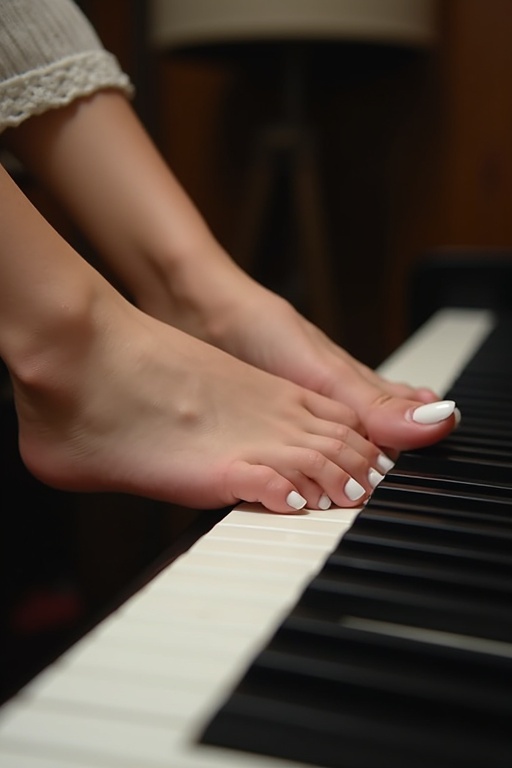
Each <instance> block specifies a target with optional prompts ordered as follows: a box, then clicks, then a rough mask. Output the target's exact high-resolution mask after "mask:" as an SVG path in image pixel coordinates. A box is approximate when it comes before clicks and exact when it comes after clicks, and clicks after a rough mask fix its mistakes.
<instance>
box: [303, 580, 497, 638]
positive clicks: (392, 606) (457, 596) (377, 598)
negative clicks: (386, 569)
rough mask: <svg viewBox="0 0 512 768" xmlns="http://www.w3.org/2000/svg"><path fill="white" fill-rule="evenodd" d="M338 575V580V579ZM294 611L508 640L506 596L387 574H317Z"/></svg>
mask: <svg viewBox="0 0 512 768" xmlns="http://www.w3.org/2000/svg"><path fill="white" fill-rule="evenodd" d="M342 579H343V580H342ZM297 610H299V611H300V612H301V614H304V615H308V616H319V617H323V618H326V619H327V618H328V619H330V620H331V621H334V622H336V621H340V620H341V617H342V616H343V615H345V614H349V615H351V616H359V617H364V618H366V619H372V620H376V621H390V622H393V623H396V624H402V625H405V626H414V627H424V628H426V629H429V630H437V631H441V632H455V633H457V634H461V635H468V636H474V637H483V638H487V639H489V640H496V641H500V642H505V643H512V612H511V610H510V597H509V596H508V595H498V594H496V593H494V592H492V590H488V589H485V588H480V589H478V590H474V591H473V590H470V589H467V588H464V587H461V586H460V585H453V584H451V585H447V584H436V583H428V582H426V581H425V580H424V579H419V578H414V577H410V578H408V579H406V580H404V579H402V578H400V577H399V576H396V575H392V574H382V573H380V574H379V575H378V578H377V577H376V575H375V574H365V573H363V572H357V571H355V570H354V569H349V568H343V569H340V571H339V572H338V575H337V577H336V576H335V575H334V574H333V573H332V572H330V573H329V574H328V575H327V574H326V575H324V574H322V575H319V576H318V577H317V578H316V579H314V580H313V581H312V582H311V584H310V585H309V586H308V587H307V588H306V590H305V591H304V594H303V595H302V599H301V601H300V604H298V606H297Z"/></svg>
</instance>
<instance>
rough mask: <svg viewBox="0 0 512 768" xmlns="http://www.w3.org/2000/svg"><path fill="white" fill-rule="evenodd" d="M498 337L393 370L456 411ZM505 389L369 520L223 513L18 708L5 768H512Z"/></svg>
mask: <svg viewBox="0 0 512 768" xmlns="http://www.w3.org/2000/svg"><path fill="white" fill-rule="evenodd" d="M497 325H498V319H497V318H496V317H495V316H494V315H493V314H492V313H490V312H487V311H475V310H443V311H441V312H439V313H437V314H436V315H435V316H434V317H433V318H431V319H430V320H429V321H428V323H427V324H426V325H425V326H423V327H422V328H421V329H420V330H419V331H418V332H416V333H415V334H414V335H413V336H412V337H411V339H410V340H409V341H408V342H407V343H405V344H404V345H403V346H402V347H401V348H400V349H399V350H398V351H397V352H396V353H395V354H394V355H392V357H391V358H390V359H389V360H388V361H387V362H386V363H385V365H383V366H382V367H381V371H382V372H383V373H384V374H385V375H387V376H389V377H390V378H393V379H397V380H408V381H410V382H412V383H421V384H430V385H431V386H432V387H433V388H435V389H436V390H438V391H439V392H447V391H449V390H450V389H451V388H452V385H453V383H454V381H455V380H456V379H457V378H458V377H459V374H462V373H463V372H464V371H465V370H466V368H467V366H468V363H469V362H470V361H471V360H472V358H473V356H474V354H475V352H476V350H478V349H479V348H480V347H481V346H482V345H485V344H486V343H487V340H488V339H489V338H490V337H491V335H492V333H493V329H494V328H495V327H496V326H497ZM509 327H510V325H509ZM510 373H511V364H510V358H509V363H508V376H509V378H508V379H507V380H505V379H503V382H502V383H500V382H499V381H498V382H497V383H496V385H494V384H491V386H493V387H494V386H496V396H495V395H493V394H490V393H492V392H493V391H494V390H485V387H484V379H485V376H484V375H483V374H482V377H481V380H480V378H479V376H480V374H473V378H475V377H476V379H477V384H476V386H477V388H478V389H481V390H482V392H483V393H484V394H483V395H482V397H481V398H479V396H478V395H477V396H475V395H474V393H473V392H470V391H469V390H468V391H466V390H464V387H463V388H462V390H461V393H460V396H461V407H462V410H463V424H462V425H461V428H460V430H459V432H458V433H457V434H456V435H455V437H454V438H453V444H450V445H449V444H448V443H449V442H450V441H447V443H446V445H444V444H443V445H442V446H441V447H440V450H439V452H437V451H436V450H434V449H432V450H427V451H424V452H417V453H416V454H404V455H403V456H402V457H401V459H400V461H399V462H398V463H397V466H396V468H395V470H393V472H392V473H390V476H389V477H388V478H387V479H386V480H385V481H384V482H383V483H382V485H381V486H379V488H378V489H377V491H376V493H375V496H374V498H373V499H372V500H371V501H370V503H369V504H368V505H367V506H366V508H365V509H364V510H362V511H361V510H339V509H330V510H328V511H327V512H321V511H306V512H304V513H303V514H297V515H289V516H279V515H270V514H268V513H265V512H263V511H262V510H261V509H260V508H258V506H257V505H241V506H240V507H238V508H236V509H234V510H232V511H231V512H229V513H228V514H227V515H226V516H225V517H223V518H222V519H221V520H220V521H219V522H218V523H217V524H216V525H215V526H214V527H213V528H212V529H211V530H210V531H209V532H208V533H207V534H205V535H204V536H203V537H201V538H200V539H199V540H198V541H197V542H196V543H195V544H194V545H193V546H192V547H191V548H190V549H188V550H187V551H186V552H185V553H184V554H183V555H181V556H180V557H179V558H178V559H177V560H176V561H175V562H173V563H172V564H171V565H169V566H168V567H163V568H162V569H161V570H160V571H159V573H158V574H157V575H156V576H155V577H154V578H153V579H151V580H150V581H149V583H147V584H146V585H145V586H143V587H142V588H141V589H140V590H139V591H138V592H137V593H136V594H134V595H133V596H132V597H130V598H129V599H127V600H126V602H124V603H123V604H122V605H120V606H119V608H118V609H117V610H115V611H114V612H113V613H112V614H111V615H110V616H108V617H107V618H106V619H105V620H104V621H102V622H101V623H100V624H98V625H97V626H96V627H94V628H93V629H92V630H91V631H90V632H89V633H88V634H86V635H85V636H84V637H83V638H82V639H81V640H79V641H78V642H77V643H75V644H74V645H73V646H72V647H71V648H70V649H69V650H68V651H66V652H65V653H64V654H63V655H62V656H60V657H59V658H58V659H57V660H56V661H55V662H54V663H53V664H52V665H51V666H49V667H48V668H47V669H46V670H44V671H43V672H41V674H39V675H38V676H37V677H36V678H35V679H34V680H32V681H31V682H30V683H28V684H27V685H26V686H25V687H24V688H22V690H21V691H20V692H19V693H18V694H17V695H15V696H14V697H13V698H12V699H11V700H10V701H8V702H7V703H6V704H4V706H3V707H2V708H1V709H0V768H302V767H307V766H311V765H317V766H340V767H341V766H347V768H379V767H380V766H390V767H391V766H393V767H394V768H400V767H401V766H408V767H409V766H410V768H413V767H414V768H418V767H419V768H422V766H432V768H434V767H435V768H440V766H450V768H457V767H458V766H464V767H465V768H466V767H467V766H473V768H487V766H489V768H491V767H497V766H500V768H506V766H512V736H511V734H512V720H511V714H512V712H511V710H512V690H510V687H509V684H510V681H511V679H512V676H511V670H512V642H511V640H512V629H511V628H512V604H511V602H510V594H511V589H510V588H511V583H512V579H511V576H512V570H511V568H510V566H511V564H512V547H511V546H510V543H511V537H512V525H511V521H510V509H511V507H510V504H511V501H512V479H511V475H510V470H511V460H512V457H511V452H510V445H511V438H512V432H511V426H512V425H511V420H512V398H511V394H510ZM473 383H474V382H473ZM485 386H487V385H485ZM500 394H501V395H503V396H504V397H506V396H508V405H501V403H500V402H499V401H498V396H499V395H500ZM484 399H487V401H488V403H489V404H490V413H491V417H492V418H491V421H492V425H491V429H493V430H494V429H496V430H497V431H498V432H499V434H497V436H496V437H494V436H493V433H491V434H489V427H487V426H486V424H485V419H486V416H485V415H484V411H485V408H484V407H483V406H484V405H485V402H484V403H483V402H482V401H483V400H484ZM465 403H466V405H465ZM473 412H474V414H475V416H474V418H473V417H472V413H473ZM464 417H465V418H464ZM507 418H508V425H507V423H506V419H507ZM466 424H467V427H466ZM507 443H508V445H507ZM507 454H508V455H507ZM452 465H453V467H454V471H453V472H451V469H450V467H451V466H452ZM423 467H425V468H423ZM458 472H462V474H461V475H457V474H456V473H458ZM454 473H455V474H454ZM486 515H487V516H488V519H487V518H486ZM507 515H508V517H507ZM479 537H481V538H480V541H481V543H480V544H479ZM383 553H384V554H383ZM387 554H388V555H389V556H387ZM273 693H274V694H275V700H273V698H272V697H273ZM203 739H204V741H206V742H208V743H203V742H202V741H201V740H203ZM230 742H231V743H230ZM244 744H245V745H246V746H245V747H244Z"/></svg>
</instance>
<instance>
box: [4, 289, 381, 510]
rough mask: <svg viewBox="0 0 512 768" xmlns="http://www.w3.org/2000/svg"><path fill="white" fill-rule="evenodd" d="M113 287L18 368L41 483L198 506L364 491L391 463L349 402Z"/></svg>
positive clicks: (323, 502) (362, 494)
mask: <svg viewBox="0 0 512 768" xmlns="http://www.w3.org/2000/svg"><path fill="white" fill-rule="evenodd" d="M109 290H110V289H109ZM108 296H109V299H108V301H102V302H100V305H99V309H98V308H96V309H95V314H94V317H93V318H92V320H91V318H85V319H84V318H83V317H81V316H79V317H78V318H74V319H73V318H70V317H69V313H68V316H67V322H66V324H56V338H54V339H53V340H51V342H52V343H49V345H48V346H47V347H46V349H45V351H44V353H43V354H40V353H39V352H38V354H37V359H35V360H34V359H31V360H29V361H28V363H27V364H26V365H25V366H24V367H23V366H21V368H20V370H17V371H16V374H15V375H13V384H14V391H15V399H16V407H17V411H18V417H19V426H20V450H21V453H22V456H23V459H24V461H25V463H26V464H27V466H28V468H29V469H30V470H31V471H32V472H33V473H34V474H35V475H36V476H38V477H39V478H40V479H41V480H43V481H44V482H46V483H48V484H50V485H52V486H55V487H59V488H62V489H67V490H86V491H92V490H108V491H122V492H129V493H134V494H137V495H144V496H148V497H152V498H157V499H162V500H167V501H172V502H176V503H180V504H184V505H188V506H194V507H202V508H219V507H222V506H226V505H232V504H235V503H236V502H238V501H239V500H245V501H259V502H261V503H262V504H263V505H264V506H265V507H267V508H268V509H269V510H272V511H275V512H291V511H294V510H296V509H299V508H300V507H302V506H304V505H305V504H307V506H309V507H315V508H316V507H320V508H327V507H328V506H329V504H330V503H331V501H332V503H333V504H335V505H337V506H342V507H347V506H354V505H355V504H360V503H361V502H363V501H365V499H366V498H367V497H368V495H369V494H370V493H371V491H372V488H373V487H374V485H375V484H376V483H377V482H378V481H379V480H380V479H381V474H379V472H378V471H376V470H379V471H380V472H383V471H385V470H386V468H388V464H387V462H386V457H385V456H383V455H382V454H381V452H380V451H379V449H377V448H376V447H375V446H374V445H372V444H371V443H370V442H368V441H367V440H366V439H364V438H363V437H362V436H361V435H360V434H359V433H358V432H357V431H356V430H357V429H358V427H359V426H360V425H359V423H358V419H357V417H356V415H355V414H354V413H353V411H352V410H351V409H350V408H348V407H347V406H344V405H342V404H339V403H337V402H335V401H333V400H331V399H329V398H328V397H324V396H322V395H320V394H317V393H315V392H312V391H310V390H307V389H303V388H301V387H299V386H298V385H296V384H294V383H292V382H290V381H287V380H284V379H280V378H278V377H277V376H274V375H271V374H269V373H266V372H264V371H262V370H258V369H255V368H253V367H251V366H250V365H248V364H246V363H245V362H241V361H240V360H237V359H235V358H232V357H231V356H230V355H228V354H226V353H224V352H223V351H220V350H218V349H216V348H215V347H213V346H210V345H209V344H205V343H204V342H202V341H199V340H197V339H194V338H192V337H189V336H187V335H186V334H184V333H182V332H181V331H178V330H175V329H174V328H171V327H170V326H168V325H166V324H165V323H162V322H160V321H158V320H155V319H153V318H151V317H149V316H147V315H145V314H144V313H142V312H140V311H139V310H138V309H136V308H135V307H133V306H131V305H130V304H129V303H127V302H125V301H124V300H123V299H121V297H118V296H117V294H115V293H114V292H113V291H111V292H109V294H108ZM112 296H115V299H114V300H111V299H112ZM306 362H307V361H306Z"/></svg>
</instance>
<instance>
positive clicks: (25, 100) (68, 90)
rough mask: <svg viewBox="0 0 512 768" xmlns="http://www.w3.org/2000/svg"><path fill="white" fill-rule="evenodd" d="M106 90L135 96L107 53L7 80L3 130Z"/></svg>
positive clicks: (2, 87)
mask: <svg viewBox="0 0 512 768" xmlns="http://www.w3.org/2000/svg"><path fill="white" fill-rule="evenodd" d="M103 88H118V89H120V90H122V91H124V92H125V93H126V94H127V95H128V96H131V95H132V93H133V87H132V85H131V83H130V80H129V78H128V76H127V75H125V74H124V73H123V72H122V71H121V69H120V68H119V64H118V62H117V59H116V58H115V57H114V56H112V55H111V54H110V53H107V52H106V51H88V52H86V53H83V54H79V55H76V56H73V57H72V58H67V59H63V60H61V61H58V62H55V63H53V64H50V65H49V66H47V67H40V68H38V69H34V70H31V71H30V72H26V73H25V74H23V75H18V76H16V77H13V78H10V79H9V80H5V81H4V82H3V83H0V131H2V130H4V129H5V128H8V127H11V126H16V125H19V124H20V123H22V122H23V121H24V120H26V119H27V118H29V117H32V116H34V115H40V114H42V113H43V112H46V111H47V110H49V109H55V108H57V107H63V106H65V105H67V104H69V103H71V102H72V101H73V100H74V99H77V98H79V97H80V96H89V95H90V94H91V93H94V92H95V91H99V90H101V89H103Z"/></svg>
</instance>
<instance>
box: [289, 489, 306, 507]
mask: <svg viewBox="0 0 512 768" xmlns="http://www.w3.org/2000/svg"><path fill="white" fill-rule="evenodd" d="M286 503H287V504H288V506H289V507H291V508H292V509H302V508H303V507H305V506H306V503H307V502H306V499H305V498H304V496H301V495H300V493H297V491H290V493H289V494H288V496H287V497H286Z"/></svg>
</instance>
